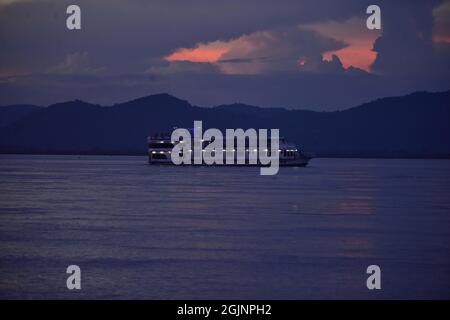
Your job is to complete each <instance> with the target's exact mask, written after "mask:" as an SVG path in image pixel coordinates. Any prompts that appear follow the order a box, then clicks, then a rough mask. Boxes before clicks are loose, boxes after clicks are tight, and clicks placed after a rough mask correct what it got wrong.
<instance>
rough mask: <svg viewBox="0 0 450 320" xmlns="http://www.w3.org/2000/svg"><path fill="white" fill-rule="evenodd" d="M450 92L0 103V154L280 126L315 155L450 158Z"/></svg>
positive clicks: (140, 148)
mask: <svg viewBox="0 0 450 320" xmlns="http://www.w3.org/2000/svg"><path fill="white" fill-rule="evenodd" d="M449 119H450V91H446V92H439V93H428V92H416V93H413V94H410V95H406V96H401V97H389V98H382V99H378V100H375V101H372V102H369V103H365V104H363V105H360V106H357V107H353V108H350V109H347V110H343V111H334V112H315V111H306V110H288V109H283V108H260V107H257V106H249V105H244V104H232V105H221V106H217V107H213V108H203V107H197V106H193V105H191V104H190V103H189V102H187V101H185V100H181V99H178V98H176V97H174V96H171V95H168V94H157V95H151V96H147V97H142V98H139V99H136V100H132V101H128V102H125V103H120V104H115V105H113V106H100V105H95V104H90V103H87V102H83V101H80V100H75V101H69V102H64V103H58V104H54V105H51V106H48V107H38V106H32V105H16V106H6V107H5V106H4V107H0V152H1V153H43V154H46V153H52V154H57V153H60V154H67V153H69V154H143V155H144V154H146V148H147V147H146V137H147V135H149V134H151V133H155V132H162V131H164V132H167V131H170V130H171V129H172V128H173V127H174V126H176V127H192V125H193V121H194V120H202V121H203V125H204V129H205V128H208V127H214V128H219V129H225V128H244V129H245V128H279V129H280V133H281V135H282V136H284V137H286V138H287V139H288V140H289V141H292V142H295V143H296V144H297V145H298V146H299V147H300V148H301V149H303V150H306V151H313V152H315V153H316V154H317V155H318V156H360V157H449V156H450V126H449Z"/></svg>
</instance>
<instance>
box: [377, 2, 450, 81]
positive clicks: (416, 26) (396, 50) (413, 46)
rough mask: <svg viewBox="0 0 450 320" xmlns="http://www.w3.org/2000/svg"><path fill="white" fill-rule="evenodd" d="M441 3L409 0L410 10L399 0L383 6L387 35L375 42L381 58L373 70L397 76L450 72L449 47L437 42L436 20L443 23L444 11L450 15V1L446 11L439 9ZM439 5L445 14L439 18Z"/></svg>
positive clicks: (385, 32) (385, 33)
mask: <svg viewBox="0 0 450 320" xmlns="http://www.w3.org/2000/svg"><path fill="white" fill-rule="evenodd" d="M440 4H442V2H441V1H416V2H411V3H409V2H408V6H407V8H406V9H407V10H406V9H405V7H404V6H402V5H400V4H398V3H392V4H386V5H385V7H384V8H383V9H382V19H383V20H382V21H383V35H382V36H381V37H380V38H378V39H377V40H376V42H375V44H374V50H375V51H376V52H377V58H376V60H375V61H374V63H373V65H372V69H373V70H374V71H375V72H378V73H379V74H384V75H395V76H416V77H429V76H430V75H434V76H440V75H441V74H443V73H447V70H448V69H449V67H450V56H449V54H448V49H447V50H445V48H444V50H442V48H438V47H437V46H436V43H435V42H433V33H434V31H435V25H436V21H437V22H438V23H442V19H443V17H442V14H444V15H446V14H448V11H447V10H446V8H447V5H448V3H445V7H444V9H445V10H443V11H441V10H442V9H441V10H440V9H439V8H442V7H440V6H439V5H440ZM435 8H438V11H437V12H438V13H441V15H438V19H437V20H436V15H435V16H433V13H436V11H435ZM448 18H449V17H448V16H447V17H446V19H448ZM439 25H440V24H439ZM441 31H442V30H441ZM447 32H448V31H447ZM441 36H443V37H446V36H445V35H442V34H441ZM444 45H445V43H444Z"/></svg>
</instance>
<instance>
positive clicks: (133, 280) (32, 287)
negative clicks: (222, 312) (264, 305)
mask: <svg viewBox="0 0 450 320" xmlns="http://www.w3.org/2000/svg"><path fill="white" fill-rule="evenodd" d="M71 264H76V265H79V266H80V267H81V270H82V290H81V291H77V292H74V291H69V290H67V288H66V277H67V274H66V273H65V270H66V268H67V266H68V265H71ZM371 264H377V265H379V266H380V267H381V270H382V279H381V281H382V290H379V291H376V292H374V291H369V290H367V288H366V278H367V274H366V268H367V266H368V265H371ZM0 298H102V299H103V298H113V299H114V298H117V299H125V298H138V299H219V298H220V299H227V298H229V299H246V298H249V299H299V298H327V299H341V298H374V299H377V298H450V161H447V160H381V159H380V160H374V159H373V160H372V159H364V160H363V159H314V160H312V162H311V165H310V166H309V167H307V168H281V170H280V173H279V174H278V175H276V176H270V177H268V176H260V175H259V169H258V168H246V167H236V168H234V167H233V168H229V167H228V168H224V167H214V168H207V167H197V168H193V167H182V168H181V167H159V166H149V165H147V164H146V158H145V157H122V156H117V157H116V156H102V157H97V156H82V157H76V156H12V155H3V156H0Z"/></svg>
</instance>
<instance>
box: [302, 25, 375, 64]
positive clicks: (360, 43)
mask: <svg viewBox="0 0 450 320" xmlns="http://www.w3.org/2000/svg"><path fill="white" fill-rule="evenodd" d="M306 28H309V29H312V30H314V31H317V32H319V33H320V34H322V35H323V36H326V37H331V38H334V39H336V40H340V41H344V42H345V43H346V44H347V47H345V48H342V49H339V50H335V51H328V52H325V53H324V54H323V58H324V59H325V60H328V61H329V60H331V57H332V56H333V55H337V56H338V57H339V59H340V60H341V62H342V65H343V66H344V67H345V68H348V67H350V66H353V67H357V68H360V69H363V70H365V71H367V72H370V66H371V65H372V63H373V62H374V61H375V59H376V57H377V54H376V52H374V51H373V50H372V48H373V44H374V42H375V40H376V39H377V38H378V37H379V36H381V31H378V30H369V29H367V28H366V21H365V20H364V19H359V18H352V19H349V20H346V21H329V22H325V23H317V24H311V25H308V26H306Z"/></svg>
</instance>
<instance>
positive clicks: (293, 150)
mask: <svg viewBox="0 0 450 320" xmlns="http://www.w3.org/2000/svg"><path fill="white" fill-rule="evenodd" d="M214 151H215V150H213V152H214ZM226 151H227V150H223V152H226ZM230 151H231V152H236V150H235V149H233V150H230ZM245 151H246V152H250V150H248V149H247V150H245ZM268 151H269V150H267V149H264V152H268ZM283 151H285V152H297V149H292V150H278V152H283ZM166 152H167V153H171V151H152V154H155V153H160V154H164V153H166ZM189 152H192V150H189ZM202 152H205V150H202ZM253 152H258V149H254V150H253Z"/></svg>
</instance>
